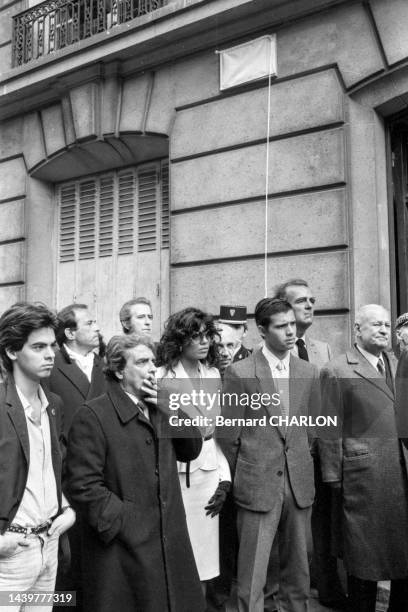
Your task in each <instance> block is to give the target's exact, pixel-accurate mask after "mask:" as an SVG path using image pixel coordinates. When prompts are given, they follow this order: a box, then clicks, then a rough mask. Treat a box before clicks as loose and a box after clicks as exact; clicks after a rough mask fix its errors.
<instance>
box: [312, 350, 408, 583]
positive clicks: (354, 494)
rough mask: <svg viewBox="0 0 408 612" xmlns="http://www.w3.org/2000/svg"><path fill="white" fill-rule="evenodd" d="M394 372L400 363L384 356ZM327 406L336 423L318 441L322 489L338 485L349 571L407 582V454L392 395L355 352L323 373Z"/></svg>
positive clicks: (346, 564) (370, 576)
mask: <svg viewBox="0 0 408 612" xmlns="http://www.w3.org/2000/svg"><path fill="white" fill-rule="evenodd" d="M383 355H384V358H385V359H387V360H388V363H389V366H390V368H391V371H392V372H393V373H394V372H395V359H394V358H393V356H392V355H390V354H388V353H383ZM321 380H322V394H323V397H322V401H323V404H324V405H325V406H326V409H327V410H328V411H329V412H330V413H332V416H336V415H337V417H338V419H339V427H338V431H337V434H336V435H335V436H333V438H332V439H328V438H326V439H321V440H319V448H320V457H321V465H322V475H323V481H324V482H338V483H341V499H342V503H341V529H342V542H343V557H344V563H345V566H346V569H347V572H348V573H349V574H351V575H353V576H356V577H357V578H361V579H363V580H374V581H378V580H390V579H399V578H406V577H407V576H408V487H407V457H408V455H407V453H406V451H405V449H403V447H402V445H401V442H400V440H399V439H398V436H397V430H396V420H395V412H394V392H393V390H391V389H390V388H389V387H388V386H387V383H386V380H385V378H383V377H382V376H381V375H380V374H379V373H378V372H377V371H376V369H375V368H374V367H373V366H372V365H371V364H370V363H369V362H368V361H367V360H366V359H365V357H364V356H363V355H362V354H361V353H360V352H359V351H358V350H357V348H353V349H351V350H350V351H348V352H347V353H345V354H344V355H341V356H339V357H337V358H336V359H334V360H333V361H331V362H330V363H329V364H327V365H326V366H325V367H324V368H323V370H322V371H321Z"/></svg>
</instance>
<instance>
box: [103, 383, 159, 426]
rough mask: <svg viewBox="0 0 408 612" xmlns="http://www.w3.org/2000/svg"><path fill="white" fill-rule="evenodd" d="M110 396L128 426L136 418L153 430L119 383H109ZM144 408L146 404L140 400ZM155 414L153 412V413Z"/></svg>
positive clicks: (121, 419) (123, 421) (120, 417)
mask: <svg viewBox="0 0 408 612" xmlns="http://www.w3.org/2000/svg"><path fill="white" fill-rule="evenodd" d="M107 393H108V396H109V398H110V400H111V402H112V404H113V406H114V408H115V410H116V412H117V415H118V417H119V419H120V421H121V422H122V423H123V424H124V425H126V424H127V423H129V421H131V420H132V419H134V418H137V419H139V420H140V421H141V422H143V423H144V424H146V425H148V426H149V427H151V428H152V429H154V428H153V425H152V423H151V422H150V421H149V420H148V419H146V417H145V416H144V414H143V413H142V412H141V411H140V409H139V407H138V405H137V404H135V402H133V401H132V400H131V399H130V397H129V396H128V395H127V394H126V393H125V392H124V391H123V389H122V387H121V386H120V384H119V383H118V382H114V381H113V380H112V381H111V380H110V381H109V382H108V392H107ZM139 403H140V405H141V406H142V407H147V406H146V404H144V402H142V401H141V400H139ZM151 413H153V410H152V411H151Z"/></svg>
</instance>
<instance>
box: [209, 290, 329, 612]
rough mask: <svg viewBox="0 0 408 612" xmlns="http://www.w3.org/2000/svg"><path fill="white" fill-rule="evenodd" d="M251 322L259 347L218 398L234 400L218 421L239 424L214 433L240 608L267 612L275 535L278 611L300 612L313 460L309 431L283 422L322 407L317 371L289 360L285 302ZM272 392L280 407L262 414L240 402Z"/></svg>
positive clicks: (274, 302)
mask: <svg viewBox="0 0 408 612" xmlns="http://www.w3.org/2000/svg"><path fill="white" fill-rule="evenodd" d="M255 320H256V324H257V326H258V330H259V332H260V334H261V336H262V337H263V339H264V345H263V347H262V348H260V349H258V350H257V351H255V352H254V353H253V354H252V355H250V356H249V357H248V358H247V359H244V360H242V361H240V362H238V363H234V364H232V365H231V366H230V367H229V368H227V370H226V371H225V377H224V389H223V393H224V398H228V397H231V401H230V402H229V404H228V405H224V407H223V415H224V416H225V417H227V418H231V419H235V422H236V423H237V425H234V426H233V427H232V428H231V429H230V430H229V431H227V430H224V431H223V430H222V428H220V431H219V432H218V435H219V440H220V444H221V446H222V448H223V450H224V452H225V454H226V456H227V459H228V460H229V462H230V466H231V470H232V472H233V473H234V488H233V495H234V499H235V502H236V504H237V506H238V521H237V523H238V536H239V552H238V609H239V612H263V611H264V594H263V588H264V585H265V582H266V576H267V568H268V562H269V558H270V554H271V550H272V545H273V542H274V540H275V537H276V534H277V533H278V531H279V560H280V576H279V596H278V598H279V606H280V607H279V609H280V610H282V612H304V611H305V610H306V609H307V601H308V594H309V567H308V558H307V531H308V523H309V521H310V509H311V505H312V503H313V498H314V483H313V462H312V458H311V454H310V450H309V439H308V433H307V431H306V428H305V427H300V426H292V427H290V426H287V425H286V424H285V423H286V420H287V421H288V422H289V418H290V417H292V416H297V417H298V416H303V415H305V416H307V415H309V413H310V412H311V410H312V408H313V410H318V409H319V394H318V385H317V380H318V379H317V369H316V368H315V367H314V366H312V365H311V364H308V363H306V362H305V361H302V360H301V359H298V358H297V357H294V356H293V355H291V352H290V351H291V349H292V348H293V346H294V343H295V339H296V321H295V316H294V313H293V310H292V308H291V306H290V304H289V303H288V302H286V301H284V300H280V299H271V298H265V299H263V300H261V301H260V302H258V304H257V305H256V308H255ZM277 393H278V394H279V400H280V401H279V402H276V401H274V402H272V401H271V402H269V403H267V405H265V404H264V405H262V407H261V408H259V405H258V404H257V406H256V409H255V407H254V408H253V407H252V404H251V402H250V403H249V405H245V402H243V401H241V399H244V398H245V397H249V398H251V397H254V398H255V397H260V394H265V396H268V397H270V398H272V397H276V394H277ZM228 394H231V396H229V395H228ZM237 397H238V400H237V401H235V400H234V398H237ZM262 416H263V417H265V421H266V425H265V426H263V425H258V426H256V425H255V426H253V425H250V424H248V425H247V423H248V421H246V420H245V425H241V424H240V423H242V422H243V421H238V420H237V419H240V418H242V419H249V423H251V422H252V420H253V419H254V418H255V417H256V418H257V419H259V418H260V417H262ZM281 418H282V422H283V425H281V424H279V423H280V422H281V421H280V419H281ZM275 423H278V424H275ZM222 436H224V437H223V438H222Z"/></svg>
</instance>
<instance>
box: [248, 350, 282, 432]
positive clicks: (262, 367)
mask: <svg viewBox="0 0 408 612" xmlns="http://www.w3.org/2000/svg"><path fill="white" fill-rule="evenodd" d="M254 364H255V378H256V379H257V381H258V385H259V387H260V390H261V393H267V394H268V395H269V396H270V397H271V396H272V395H273V394H274V393H277V391H276V386H275V384H274V380H273V378H272V374H271V368H270V367H269V363H268V361H267V360H266V357H265V355H264V354H263V352H262V349H259V350H258V351H256V352H255V353H254ZM265 410H266V412H267V413H268V414H269V416H278V417H280V416H282V412H281V409H280V407H279V406H274V405H273V402H269V404H268V406H265ZM276 429H277V430H278V431H279V433H280V435H281V437H282V438H285V435H286V433H285V428H282V427H278V426H277V427H276Z"/></svg>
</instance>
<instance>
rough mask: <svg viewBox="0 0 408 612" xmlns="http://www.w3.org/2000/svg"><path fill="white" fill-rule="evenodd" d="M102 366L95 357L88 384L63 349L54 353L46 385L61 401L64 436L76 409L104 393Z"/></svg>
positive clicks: (101, 362) (104, 384)
mask: <svg viewBox="0 0 408 612" xmlns="http://www.w3.org/2000/svg"><path fill="white" fill-rule="evenodd" d="M102 365H103V361H102V360H101V359H100V357H98V356H97V355H95V358H94V366H93V369H92V377H91V383H89V380H88V379H87V377H86V376H85V374H84V373H83V372H82V370H81V369H80V368H79V367H78V366H77V365H76V364H75V363H74V362H73V361H71V359H70V358H69V356H68V354H67V352H66V350H65V349H64V347H62V348H61V349H60V350H59V351H58V352H57V353H56V355H55V362H54V367H53V369H52V372H51V376H50V378H49V382H48V383H47V384H48V386H49V388H50V390H51V391H52V392H53V393H56V394H57V395H59V396H60V398H61V399H62V401H63V404H64V419H63V423H64V434H65V435H67V434H68V431H69V428H70V427H71V423H72V419H73V417H74V414H75V412H76V411H77V410H78V408H80V407H81V406H82V404H83V403H84V402H86V401H89V400H91V399H93V398H95V397H98V396H99V395H102V394H103V393H105V390H106V383H105V377H104V374H103V369H102Z"/></svg>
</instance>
